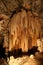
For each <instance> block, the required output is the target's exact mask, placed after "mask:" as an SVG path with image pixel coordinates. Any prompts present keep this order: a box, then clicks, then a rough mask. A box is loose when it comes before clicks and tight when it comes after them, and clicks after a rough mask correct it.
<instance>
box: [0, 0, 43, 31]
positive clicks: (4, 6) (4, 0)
mask: <svg viewBox="0 0 43 65" xmlns="http://www.w3.org/2000/svg"><path fill="white" fill-rule="evenodd" d="M29 4H30V6H29V7H30V10H31V11H33V12H37V13H38V14H39V18H41V19H42V22H41V25H42V32H43V0H0V14H1V13H2V14H6V15H9V17H11V16H12V14H15V12H16V11H17V10H18V9H21V8H22V7H24V8H27V9H29V8H28V5H29Z"/></svg>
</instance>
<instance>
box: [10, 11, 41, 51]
mask: <svg viewBox="0 0 43 65" xmlns="http://www.w3.org/2000/svg"><path fill="white" fill-rule="evenodd" d="M10 24H11V26H9V27H10V29H11V31H10V35H13V38H12V39H13V41H12V43H11V44H12V47H13V48H14V49H19V48H21V49H22V51H23V52H27V51H28V49H31V48H32V46H36V40H37V38H39V33H40V20H39V17H38V16H37V17H34V16H33V14H32V13H31V11H28V12H26V11H25V10H21V12H18V13H17V14H15V15H14V16H13V17H12V19H11V23H10ZM12 39H10V40H12ZM9 44H10V43H9Z"/></svg>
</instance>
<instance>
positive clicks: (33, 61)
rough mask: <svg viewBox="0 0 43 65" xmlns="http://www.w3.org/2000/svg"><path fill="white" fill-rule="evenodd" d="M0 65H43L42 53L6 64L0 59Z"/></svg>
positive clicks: (12, 60) (13, 59)
mask: <svg viewBox="0 0 43 65" xmlns="http://www.w3.org/2000/svg"><path fill="white" fill-rule="evenodd" d="M0 65H43V53H35V56H33V55H31V56H27V55H25V56H22V57H18V58H12V59H10V61H9V63H8V64H7V63H6V61H5V59H0Z"/></svg>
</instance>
